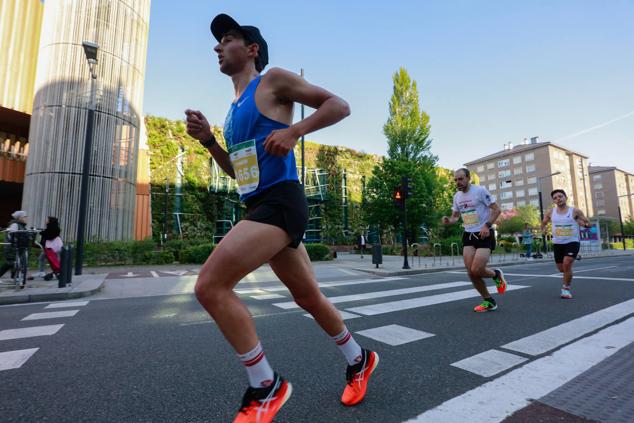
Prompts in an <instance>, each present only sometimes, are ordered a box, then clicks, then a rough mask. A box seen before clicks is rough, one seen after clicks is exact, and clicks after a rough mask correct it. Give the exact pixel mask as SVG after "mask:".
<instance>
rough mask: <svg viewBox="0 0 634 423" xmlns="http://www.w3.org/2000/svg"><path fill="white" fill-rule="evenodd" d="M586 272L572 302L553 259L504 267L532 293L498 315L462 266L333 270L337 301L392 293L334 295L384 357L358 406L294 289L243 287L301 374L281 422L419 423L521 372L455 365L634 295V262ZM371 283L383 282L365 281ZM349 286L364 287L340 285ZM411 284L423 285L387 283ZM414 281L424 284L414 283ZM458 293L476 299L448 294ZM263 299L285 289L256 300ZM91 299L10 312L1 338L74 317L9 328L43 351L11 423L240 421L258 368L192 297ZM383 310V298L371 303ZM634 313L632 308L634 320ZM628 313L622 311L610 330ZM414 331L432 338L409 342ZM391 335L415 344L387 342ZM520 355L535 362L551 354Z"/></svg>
mask: <svg viewBox="0 0 634 423" xmlns="http://www.w3.org/2000/svg"><path fill="white" fill-rule="evenodd" d="M575 271H576V272H577V275H578V276H582V277H583V279H582V278H578V279H576V280H575V281H574V284H573V291H572V292H573V295H574V299H573V300H568V301H566V300H561V299H560V298H559V289H560V286H561V282H560V279H558V278H557V277H547V275H552V274H554V273H555V272H556V269H555V267H554V264H553V263H550V262H546V263H540V264H530V265H529V264H527V265H517V266H511V267H506V268H505V272H506V273H507V274H510V275H511V276H508V279H509V281H510V286H512V287H513V286H514V287H518V286H522V287H525V288H521V289H515V290H510V291H508V292H507V293H506V294H504V295H496V298H497V300H498V305H499V308H498V310H497V311H495V312H490V313H483V314H477V313H474V312H473V311H472V308H473V307H474V306H475V305H476V304H477V303H478V302H479V301H478V298H477V297H475V291H474V290H473V289H472V288H471V286H470V285H469V284H464V285H460V284H453V285H444V284H450V283H455V282H468V278H467V277H466V275H465V274H464V273H459V272H454V273H448V272H445V273H430V274H424V275H415V276H408V277H402V278H398V279H395V278H383V279H382V278H377V277H370V276H362V275H359V276H352V275H349V276H345V275H344V277H335V274H334V273H333V274H329V275H327V276H328V277H320V282H330V283H331V285H334V286H330V287H323V288H322V290H323V292H324V293H325V295H326V296H328V297H342V296H348V295H359V294H368V293H374V292H379V291H385V292H384V293H382V294H381V293H379V294H372V295H367V296H366V297H368V296H374V297H375V298H358V297H357V298H339V299H338V300H336V301H341V302H337V303H336V304H335V305H336V307H337V308H338V309H339V310H342V311H346V312H348V313H353V314H355V315H356V316H355V317H354V318H350V319H347V320H346V324H347V325H348V328H349V329H350V331H351V332H353V335H354V336H355V338H356V339H357V341H358V342H359V343H360V344H362V346H365V347H367V348H370V349H372V350H375V351H377V352H378V353H379V354H380V357H381V361H380V364H379V367H378V368H377V371H376V373H375V376H374V377H373V379H372V383H371V385H370V387H369V392H368V394H367V397H366V400H365V401H364V403H362V404H360V405H359V406H357V407H354V408H346V407H344V406H342V405H341V404H340V403H339V397H340V395H341V392H342V389H343V387H344V385H345V367H346V363H345V360H344V359H343V357H342V356H341V355H340V353H339V351H338V350H337V348H336V346H335V345H334V343H333V342H332V341H331V340H330V339H329V337H328V336H327V335H326V334H325V333H324V332H322V331H321V329H320V328H319V327H318V326H317V325H316V324H315V322H314V321H313V320H312V319H310V318H307V317H305V316H304V311H303V310H299V309H292V308H290V309H288V308H281V307H280V306H276V305H275V304H278V303H284V302H288V301H291V299H290V297H289V294H288V292H287V291H284V290H276V288H278V287H280V284H279V283H277V282H274V281H272V280H271V279H272V278H271V277H264V278H261V280H256V281H253V282H251V283H249V284H241V285H239V287H238V289H239V290H240V292H242V293H241V294H240V295H241V297H242V298H243V300H244V301H245V303H246V304H247V305H248V307H249V309H250V310H251V312H252V314H253V315H254V317H255V318H256V325H257V329H258V332H259V334H260V338H261V341H262V344H263V345H264V349H265V352H266V354H267V357H268V359H269V362H270V363H271V364H272V365H273V367H274V368H275V369H276V370H277V371H278V372H279V373H281V374H282V375H284V376H285V377H286V378H287V379H289V381H291V382H292V383H293V387H294V392H293V396H292V397H291V399H290V400H289V402H288V403H287V405H286V406H285V407H284V408H283V410H282V411H281V412H280V414H278V418H277V420H276V422H293V423H298V422H311V423H313V422H342V423H344V422H381V423H390V422H403V421H406V420H408V419H411V418H414V417H416V416H418V415H420V414H421V413H424V412H425V411H427V410H430V409H433V408H434V407H436V406H438V405H439V404H442V403H443V402H445V401H447V400H449V399H451V398H453V397H456V396H458V395H461V394H463V393H465V392H467V391H469V390H471V389H473V388H476V387H478V386H481V385H483V384H484V383H486V382H488V381H490V380H493V379H495V378H497V377H499V376H500V375H504V374H505V373H506V372H509V371H512V370H513V369H515V368H517V367H518V366H515V367H513V368H512V369H510V370H503V371H501V372H499V373H497V374H495V375H493V376H482V375H480V374H477V373H474V372H472V371H467V370H464V369H463V368H458V367H456V366H452V363H456V362H458V361H461V360H464V359H467V358H469V357H472V356H474V355H476V354H480V353H483V352H485V351H488V350H491V349H497V350H499V349H500V347H501V346H502V345H504V344H507V343H509V342H512V341H516V340H519V339H521V338H524V337H526V336H529V335H532V334H535V333H538V332H541V331H544V330H547V329H549V328H552V327H554V326H557V325H559V324H562V323H565V322H568V321H571V320H573V319H577V318H580V317H583V316H586V315H589V314H591V313H594V312H597V311H600V310H602V309H605V308H607V307H610V306H613V305H616V304H620V303H623V302H625V301H627V300H631V299H633V298H634V289H632V288H633V287H634V259H633V258H632V257H621V258H603V259H593V260H582V261H581V262H577V263H576V265H575ZM515 274H516V275H529V276H512V275H515ZM610 278H611V279H610ZM368 279H376V280H374V281H372V282H371V283H368V282H363V281H364V280H365V281H367V280H368ZM618 279H624V280H618ZM628 279H629V280H628ZM346 281H347V282H352V281H358V282H360V283H357V284H340V283H339V282H346ZM435 285H438V286H435ZM429 286H432V287H431V288H429V290H426V291H425V290H423V289H425V288H423V287H429ZM407 288H412V290H410V291H406V292H403V291H396V292H390V293H388V292H387V291H393V290H397V289H407ZM414 288H420V289H418V292H414V291H416V289H414ZM250 289H261V292H255V291H250ZM267 289H269V290H268V291H267ZM454 293H464V295H468V294H473V295H474V296H472V297H469V298H463V299H459V298H458V299H451V298H452V296H451V295H444V294H454ZM262 294H264V295H270V294H278V295H280V296H282V297H281V298H268V297H264V298H265V299H256V298H252V297H253V296H258V295H262ZM460 295H461V294H458V296H460ZM417 298H427V300H429V299H430V298H431V299H436V304H432V305H420V304H419V305H418V306H412V305H411V302H410V303H409V304H410V305H409V307H410V308H407V309H400V310H399V308H402V307H404V306H405V305H406V304H408V303H404V302H402V300H408V299H410V300H411V299H417ZM86 300H87V301H88V303H87V304H85V305H80V306H77V307H64V308H59V309H57V308H56V309H44V307H46V306H47V304H46V303H42V304H27V305H16V306H5V307H0V335H1V334H2V333H3V332H1V331H3V330H9V329H20V328H29V327H34V326H44V325H63V326H62V327H61V328H59V329H58V331H57V332H56V333H54V334H52V335H48V336H37V337H26V338H20V339H2V338H1V336H0V353H1V352H8V351H16V350H29V349H33V348H39V349H38V350H37V351H36V352H35V353H34V354H32V355H31V356H29V358H28V359H27V360H26V361H25V362H24V363H23V364H22V365H21V366H20V367H18V368H15V369H11V370H3V371H1V372H0V397H1V403H2V411H1V416H2V417H1V420H2V421H4V422H20V423H25V422H155V423H157V422H170V423H171V422H230V421H231V420H232V418H233V416H234V414H235V412H236V411H237V409H238V406H239V404H240V399H241V397H242V394H243V392H244V390H245V389H246V383H247V382H246V376H245V374H244V370H243V369H242V367H241V365H240V363H239V362H238V360H237V358H236V356H235V354H234V352H233V351H232V350H231V349H230V347H229V346H228V345H227V344H226V342H225V341H224V339H223V337H222V335H221V333H220V331H219V330H218V328H217V327H216V325H215V324H214V323H213V322H211V320H210V319H209V317H208V316H207V315H206V313H205V312H204V311H203V310H202V309H201V307H200V306H199V304H198V303H197V301H196V299H195V298H194V297H193V296H192V295H166V296H153V297H143V298H123V299H98V297H97V298H96V299H95V298H92V299H91V298H90V297H89V298H86ZM399 301H400V303H399ZM443 301H444V302H443ZM386 303H391V307H392V311H385V310H386V308H385V306H384V305H385V304H386ZM421 304H423V303H421ZM371 305H375V306H377V305H380V306H377V307H374V308H369V307H365V306H371ZM360 307H363V308H360ZM65 310H78V311H77V312H76V314H74V316H68V317H58V318H47V319H43V320H22V319H24V318H25V317H27V316H29V315H31V314H33V313H44V312H51V311H65ZM377 312H379V314H373V313H377ZM632 314H634V309H633V310H632V311H631V314H629V315H628V316H629V317H631V316H632ZM626 318H627V316H624V317H618V318H616V319H615V320H614V321H612V322H610V323H609V324H608V326H609V325H613V324H616V323H619V322H622V321H623V320H625V319H626ZM388 325H397V326H389V327H388V329H378V330H377V331H376V333H377V334H378V337H383V338H382V340H377V339H372V338H370V337H367V336H363V335H361V334H358V333H357V332H359V331H364V330H369V329H376V328H383V327H385V326H388ZM390 328H392V329H397V330H398V334H397V335H394V333H392V332H390V331H389V329H390ZM403 328H406V329H403ZM408 329H409V331H408ZM403 331H406V332H407V334H409V333H413V334H414V335H419V336H420V337H421V339H418V340H413V341H406V340H405V339H403V338H402V337H401V335H402V333H403ZM414 331H419V332H420V333H419V332H414ZM595 332H597V331H596V330H591V331H590V332H587V333H581V332H580V333H579V334H577V335H575V336H576V337H577V338H579V337H585V336H589V335H592V334H593V333H595ZM429 334H433V336H429ZM390 335H391V336H392V338H390V339H394V336H396V337H397V338H398V339H397V341H398V342H404V343H402V344H400V345H390V344H388V343H386V340H387V339H386V338H385V337H386V336H390ZM425 336H427V337H425ZM557 348H559V346H558V347H557ZM506 352H510V351H506ZM546 354H547V353H546ZM519 356H520V357H523V359H525V360H527V362H530V361H531V360H535V359H538V358H539V357H542V356H544V354H538V355H535V356H528V355H522V354H519ZM485 406H486V405H483V407H485Z"/></svg>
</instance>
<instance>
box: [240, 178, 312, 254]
mask: <svg viewBox="0 0 634 423" xmlns="http://www.w3.org/2000/svg"><path fill="white" fill-rule="evenodd" d="M245 203H246V205H247V216H246V217H245V219H246V220H251V221H253V222H259V223H266V224H269V225H274V226H277V227H278V228H281V229H283V230H284V232H286V233H287V234H288V236H289V237H290V238H291V243H290V244H288V246H289V247H291V248H297V247H298V246H299V244H300V243H301V242H302V239H303V238H304V232H306V228H307V227H308V202H307V201H306V196H305V195H304V190H303V189H302V186H301V185H300V183H299V182H297V181H284V182H280V183H279V184H275V185H273V186H272V187H270V188H267V189H266V190H264V191H262V192H261V193H259V194H257V195H254V196H253V197H249V198H247V200H246V201H245Z"/></svg>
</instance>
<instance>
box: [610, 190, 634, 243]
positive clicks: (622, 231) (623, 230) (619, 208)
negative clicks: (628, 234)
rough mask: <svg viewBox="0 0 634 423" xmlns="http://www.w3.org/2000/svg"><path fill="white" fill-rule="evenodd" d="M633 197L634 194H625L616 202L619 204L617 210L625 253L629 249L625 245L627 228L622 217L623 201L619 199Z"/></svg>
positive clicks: (617, 198)
mask: <svg viewBox="0 0 634 423" xmlns="http://www.w3.org/2000/svg"><path fill="white" fill-rule="evenodd" d="M631 195H634V194H624V195H619V196H617V197H616V201H617V202H618V206H617V208H618V210H619V223H620V224H621V240H622V241H623V251H625V250H627V247H626V245H625V228H624V227H623V216H622V215H621V200H619V198H623V197H629V196H631ZM608 241H609V240H608Z"/></svg>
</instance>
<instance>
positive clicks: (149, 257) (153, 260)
mask: <svg viewBox="0 0 634 423" xmlns="http://www.w3.org/2000/svg"><path fill="white" fill-rule="evenodd" d="M143 262H144V263H147V264H171V263H174V254H173V253H172V252H171V251H170V250H163V251H150V252H149V253H145V257H143Z"/></svg>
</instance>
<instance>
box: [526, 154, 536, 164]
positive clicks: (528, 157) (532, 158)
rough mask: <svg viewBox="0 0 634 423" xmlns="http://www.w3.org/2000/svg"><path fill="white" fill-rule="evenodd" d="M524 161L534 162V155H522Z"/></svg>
mask: <svg viewBox="0 0 634 423" xmlns="http://www.w3.org/2000/svg"><path fill="white" fill-rule="evenodd" d="M524 160H526V161H527V162H530V161H531V160H535V153H528V154H524Z"/></svg>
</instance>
